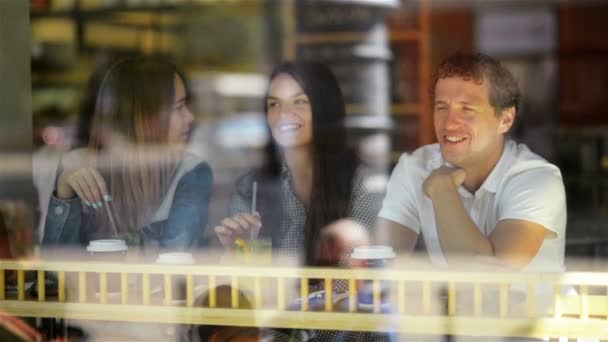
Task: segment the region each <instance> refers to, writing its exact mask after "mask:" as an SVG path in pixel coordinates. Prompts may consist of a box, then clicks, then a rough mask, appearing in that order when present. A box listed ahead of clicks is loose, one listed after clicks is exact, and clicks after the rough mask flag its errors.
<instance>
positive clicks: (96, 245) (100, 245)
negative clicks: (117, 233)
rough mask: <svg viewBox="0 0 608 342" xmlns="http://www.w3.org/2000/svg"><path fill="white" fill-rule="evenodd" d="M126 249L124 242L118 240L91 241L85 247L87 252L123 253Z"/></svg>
mask: <svg viewBox="0 0 608 342" xmlns="http://www.w3.org/2000/svg"><path fill="white" fill-rule="evenodd" d="M128 249H129V247H128V246H127V243H126V242H125V240H119V239H107V240H93V241H90V242H89V245H88V246H87V251H88V252H124V251H126V250H128Z"/></svg>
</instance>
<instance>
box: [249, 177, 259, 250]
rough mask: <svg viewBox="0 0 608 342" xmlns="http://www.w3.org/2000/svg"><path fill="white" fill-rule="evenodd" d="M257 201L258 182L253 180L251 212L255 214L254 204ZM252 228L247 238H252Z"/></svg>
mask: <svg viewBox="0 0 608 342" xmlns="http://www.w3.org/2000/svg"><path fill="white" fill-rule="evenodd" d="M257 201H258V182H256V181H254V182H253V195H252V196H251V214H255V212H256V208H255V207H256V204H257ZM253 238H254V236H253V229H252V230H250V231H249V240H250V241H251V240H253Z"/></svg>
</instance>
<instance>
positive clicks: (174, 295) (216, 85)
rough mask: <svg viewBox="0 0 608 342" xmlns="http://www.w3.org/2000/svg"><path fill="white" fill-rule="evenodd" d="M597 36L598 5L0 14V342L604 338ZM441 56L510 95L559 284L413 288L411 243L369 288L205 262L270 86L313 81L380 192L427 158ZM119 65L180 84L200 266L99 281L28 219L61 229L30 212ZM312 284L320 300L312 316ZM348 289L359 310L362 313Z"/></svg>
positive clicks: (469, 1)
mask: <svg viewBox="0 0 608 342" xmlns="http://www.w3.org/2000/svg"><path fill="white" fill-rule="evenodd" d="M607 20H608V1H604V0H576V1H574V0H571V1H568V0H14V1H13V0H11V1H0V75H2V76H1V77H2V81H3V82H2V84H0V104H1V108H2V110H0V120H1V122H2V124H1V125H0V131H1V133H0V135H1V136H2V139H0V322H1V323H2V324H0V340H3V341H4V340H7V341H12V340H15V341H47V340H49V341H50V340H61V338H65V339H67V340H70V341H72V340H74V341H89V340H90V341H197V340H198V341H205V340H209V341H228V338H227V337H225V338H224V339H222V338H221V336H219V335H221V334H219V333H218V331H221V330H215V333H214V334H208V335H205V336H207V337H202V336H203V333H202V332H203V331H204V330H205V327H237V328H238V329H237V328H234V329H235V330H234V331H241V332H243V331H245V329H244V327H250V329H253V331H255V333H253V334H251V333H242V334H241V335H238V334H237V335H235V336H236V338H235V339H234V340H247V341H251V340H264V341H265V340H280V339H274V338H272V337H267V339H264V337H263V335H264V334H263V333H260V331H263V330H264V329H282V331H285V330H289V329H292V330H294V331H295V330H299V331H304V330H306V329H309V330H310V331H317V332H318V331H356V332H359V333H361V335H356V334H355V335H352V336H351V335H344V336H347V337H342V338H343V339H339V338H338V337H336V338H335V339H328V340H336V341H337V340H340V341H351V340H352V341H367V340H370V341H371V340H374V339H372V338H371V337H369V336H371V335H365V334H366V333H372V332H374V333H378V334H384V337H385V339H379V340H388V341H402V340H403V341H404V340H407V341H509V340H510V339H509V338H522V340H526V341H527V340H528V339H530V340H533V341H539V340H540V341H542V340H550V341H558V340H559V341H568V340H570V341H575V340H577V339H578V340H579V341H583V340H584V341H605V340H607V339H608V112H607V108H608V96H606V95H607V94H608V39H606V36H607V35H608V28H607V26H606V21H607ZM456 52H462V53H478V52H479V53H483V54H486V55H489V56H492V57H493V58H495V59H496V60H498V61H500V62H501V63H502V64H503V65H504V66H505V67H506V68H507V69H508V70H509V71H510V72H511V73H512V74H513V75H514V76H515V78H516V80H517V82H518V86H519V89H520V91H521V94H522V97H521V100H520V105H519V111H518V114H517V121H516V124H515V125H514V127H512V129H511V132H510V136H511V138H513V139H514V140H515V141H517V142H519V143H523V144H526V145H527V146H528V147H529V148H530V150H532V151H533V152H534V153H536V154H538V155H540V156H541V157H543V158H544V159H546V160H547V161H549V162H550V163H552V164H554V165H556V166H557V167H559V169H560V171H561V174H562V177H563V183H564V186H565V192H566V199H567V201H566V202H567V232H566V236H565V271H564V272H563V273H559V274H557V273H537V272H532V273H522V272H500V271H498V270H496V269H495V268H492V267H487V268H482V269H472V270H471V269H466V270H461V269H449V270H434V269H433V268H432V267H430V266H429V264H428V263H429V261H428V257H427V256H426V251H425V246H424V244H421V243H418V244H417V245H416V247H415V248H416V252H417V253H415V255H416V257H411V258H409V261H408V260H405V261H403V260H401V259H402V258H403V259H408V258H407V257H405V256H402V255H399V254H397V259H398V260H401V261H403V265H404V266H403V267H400V266H396V265H401V264H400V263H395V266H393V267H391V268H390V269H388V268H387V269H386V270H359V269H358V268H353V269H343V268H335V267H329V268H326V267H297V266H286V265H284V264H280V263H277V262H276V260H277V259H278V258H279V256H278V255H274V254H272V255H271V253H270V252H269V251H266V250H264V251H262V253H259V254H260V255H252V254H256V253H251V251H250V250H249V249H248V246H246V245H245V246H243V245H241V246H236V249H237V252H236V254H234V255H232V257H233V258H234V260H226V259H227V258H226V257H225V255H219V256H217V258H216V257H215V255H217V254H218V252H217V251H220V252H219V254H222V252H221V246H222V244H221V242H220V241H219V240H218V238H217V236H216V232H215V230H214V227H215V226H217V225H218V224H220V222H222V219H223V218H225V217H226V215H227V213H228V212H229V210H230V202H231V196H232V195H233V194H234V191H235V184H236V183H237V182H238V181H239V179H240V177H241V176H242V175H243V174H244V173H245V172H247V170H249V169H250V168H252V167H257V166H260V165H262V163H264V160H265V159H264V158H265V156H266V154H265V153H266V150H265V147H266V146H267V144H268V142H269V141H270V140H271V139H272V136H271V134H270V132H269V131H268V128H267V123H266V114H265V112H264V111H265V107H266V105H267V103H266V98H265V97H266V92H267V89H268V87H269V81H268V75H269V73H270V72H271V70H272V69H273V68H274V67H275V66H277V65H279V64H280V63H281V62H283V61H293V60H298V61H314V62H321V63H323V64H324V65H326V66H328V67H329V69H330V70H331V71H332V72H333V73H334V74H335V76H336V78H337V80H338V83H339V85H340V88H341V91H342V93H343V97H344V102H345V107H346V119H345V122H344V125H345V127H346V133H347V134H346V139H347V145H348V146H350V147H352V148H353V149H354V150H355V151H356V152H357V156H358V158H359V159H360V160H361V163H363V164H364V165H366V167H368V168H369V169H370V170H372V171H371V172H372V174H373V175H372V178H373V183H374V186H375V187H376V188H380V189H382V188H384V187H386V184H387V181H388V179H389V176H390V174H391V170H393V168H394V167H395V165H396V164H397V162H398V161H399V158H400V156H401V155H402V154H403V153H411V152H413V151H415V150H416V149H417V148H419V147H421V146H423V145H426V144H432V143H435V142H437V140H436V137H435V130H434V127H433V102H432V101H433V100H432V95H431V92H430V89H431V82H432V77H433V72H434V70H435V68H436V67H437V65H438V64H439V63H440V61H442V60H443V59H445V58H446V57H448V56H450V55H452V54H454V53H456ZM129 56H155V57H160V58H164V59H167V60H170V61H172V62H173V63H175V65H177V66H178V67H179V69H181V70H182V71H183V72H184V74H185V76H186V78H187V85H188V88H189V94H188V95H189V98H188V107H189V109H190V112H191V113H192V116H193V118H194V119H195V121H196V126H195V127H196V128H195V129H194V131H193V132H192V136H191V137H190V139H189V140H188V144H187V146H186V149H187V151H189V152H190V153H192V154H194V155H196V156H198V158H200V159H201V160H204V161H205V162H206V163H207V164H208V165H209V167H210V170H211V172H212V174H213V188H212V191H211V192H210V194H209V202H208V215H207V223H206V225H205V227H202V228H201V230H200V236H198V237H197V242H196V245H197V246H200V247H199V248H196V250H195V251H193V253H192V255H194V258H192V256H187V257H186V260H185V261H184V260H182V259H180V260H179V261H175V260H173V259H170V258H169V257H168V258H169V259H167V260H168V261H167V260H165V259H163V258H161V257H158V258H157V255H156V254H155V255H153V256H149V258H147V259H145V258H144V259H145V261H143V262H141V261H136V260H135V259H134V258H135V256H134V255H133V253H131V252H132V251H131V248H129V253H127V254H126V258H127V259H126V260H125V257H123V258H121V259H120V260H119V261H116V260H104V261H102V262H101V263H100V264H97V263H95V262H89V261H88V260H89V259H87V258H88V256H87V255H86V253H85V256H84V258H81V257H80V256H79V255H82V252H84V247H82V248H81V249H82V250H81V251H76V252H75V253H76V254H74V255H76V257H69V258H65V257H64V258H60V259H57V258H54V257H50V256H49V255H50V254H48V253H45V250H44V249H45V248H44V246H43V244H42V241H43V239H44V236H43V234H44V230H45V229H44V226H45V219H46V216H47V215H50V214H53V213H55V214H58V215H59V214H60V213H58V212H57V210H58V209H60V208H56V207H52V206H49V203H50V198H51V196H52V195H53V194H54V192H53V191H54V190H55V187H56V186H57V182H58V181H57V179H58V170H62V168H63V167H64V165H63V164H62V163H65V162H64V156H65V155H66V154H67V153H68V152H70V151H71V150H73V149H74V148H75V147H76V146H82V142H83V141H85V145H86V139H87V134H90V131H87V129H86V126H87V125H90V124H91V113H90V112H91V109H86V108H94V106H93V107H92V106H91V103H95V101H96V100H95V93H93V95H91V94H90V89H91V84H92V83H91V82H93V81H94V79H95V77H98V79H99V77H100V76H99V70H105V69H104V68H107V67H108V66H109V65H111V64H112V63H113V62H114V61H116V60H118V59H120V58H125V57H129ZM95 75H97V76H95ZM91 96H92V100H91ZM87 101H88V102H87ZM91 101H92V102H91ZM87 106H89V107H87ZM335 176H336V177H337V178H339V177H340V175H335ZM254 184H255V183H254ZM261 191H263V189H259V190H258V189H256V188H255V187H254V193H256V192H261ZM604 191H606V192H604ZM254 207H255V204H254ZM110 217H112V215H110ZM90 246H91V245H89V247H90ZM252 248H253V246H252ZM259 248H261V249H263V248H267V249H268V248H269V247H268V246H266V247H259ZM254 251H255V250H254ZM72 252H73V251H71V250H69V249H68V250H67V251H66V255H68V256H69V255H71V253H72ZM267 252H268V253H267ZM212 254H213V255H214V257H211V256H210V255H212ZM180 257H183V255H182V256H180ZM161 259H162V260H161ZM175 264H179V265H177V266H176V265H175ZM311 279H322V280H325V282H324V284H325V285H324V286H325V289H324V290H325V292H324V294H323V295H322V297H314V298H313V297H311V296H313V294H314V293H315V292H314V290H313V286H312V285H310V286H309V282H308V280H311ZM365 282H368V283H369V285H370V289H371V290H370V291H371V292H370V293H372V294H373V295H371V296H372V297H373V298H372V299H370V300H371V302H370V304H369V307H367V308H366V309H361V308H360V306H361V305H362V304H361V302H359V303H358V304H357V303H356V301H355V300H354V298H355V297H357V291H359V292H361V291H362V290H361V289H360V287H359V285H360V284H362V283H365ZM113 284H114V285H116V286H114V285H113ZM222 284H225V285H226V287H222V286H221V285H222ZM332 284H333V285H332ZM340 284H342V285H344V286H345V288H346V289H347V290H346V292H345V294H344V296H343V297H340V296H339V295H337V294H333V296H334V298H333V299H332V286H333V287H339V286H340ZM92 285H93V287H92V288H91V286H92ZM87 286H88V289H89V290H88V293H87V291H86V290H84V289H85V288H87ZM216 286H218V287H216ZM176 287H177V288H178V289H177V290H176V289H175V288H176ZM385 287H387V288H388V290H386V291H387V292H388V293H387V294H385V293H384V291H385ZM519 287H521V288H522V289H523V290H522V291H520V292H517V294H514V292H513V291H512V289H513V288H519ZM543 287H548V288H549V290H548V291H549V295H548V296H544V297H543V296H542V295H537V293H538V291H540V290H539V289H540V288H543ZM566 287H568V288H569V289H570V290H571V291H570V292H569V294H565V293H566V292H568V291H567V290H564V289H565V288H566ZM180 289H181V290H180ZM140 292H141V293H140ZM201 293H207V297H205V296H204V295H201ZM114 295H115V296H114ZM317 295H319V294H318V293H317ZM385 295H386V296H385ZM155 296H156V297H155ZM319 296H320V295H319ZM518 296H519V297H518ZM202 297H205V298H202ZM305 297H308V298H309V299H310V301H309V302H306V301H303V300H301V298H305ZM385 297H386V298H385ZM520 297H521V298H520ZM545 297H546V298H545ZM294 298H299V299H294ZM311 298H313V299H314V300H317V299H319V301H320V303H321V304H319V303H317V302H314V303H313V299H311ZM357 298H359V300H361V298H360V297H357ZM387 298H388V299H387ZM545 299H547V300H546V301H547V303H545V304H542V302H543V301H544V300H545ZM294 303H296V304H297V305H295V304H294ZM387 303H388V304H387ZM315 304H318V305H316V306H315ZM385 304H386V305H385ZM294 305H295V306H294ZM358 305H359V306H358ZM543 305H544V306H543ZM385 306H386V307H387V308H388V309H387V308H385ZM385 309H386V310H385ZM239 329H240V330H239ZM231 331H233V330H231ZM199 333H200V334H199ZM195 335H196V336H195ZM199 335H200V336H199ZM321 335H322V334H321ZM314 336H315V335H314V333H313V335H312V336H308V335H302V334H300V335H298V336H295V335H294V334H292V335H291V336H290V338H291V339H288V340H289V341H292V340H295V341H300V340H301V341H304V340H313V339H312V338H314ZM337 336H339V335H337ZM348 336H351V337H348ZM353 336H363V337H359V338H356V337H353ZM239 338H242V339H239ZM246 338H251V339H246ZM321 340H322V339H321ZM374 341H375V340H374Z"/></svg>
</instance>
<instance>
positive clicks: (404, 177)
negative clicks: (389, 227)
mask: <svg viewBox="0 0 608 342" xmlns="http://www.w3.org/2000/svg"><path fill="white" fill-rule="evenodd" d="M414 167H415V165H414V163H413V162H412V157H411V156H409V155H408V154H403V155H402V156H401V158H400V159H399V163H397V166H395V169H394V170H393V173H392V174H391V178H390V179H389V181H388V184H387V187H386V196H385V197H384V201H383V202H382V209H381V210H380V213H379V214H378V216H380V217H382V218H385V219H388V220H391V221H393V222H396V223H399V224H401V225H404V226H406V227H408V228H410V229H412V230H413V231H415V232H416V233H418V234H420V217H419V216H418V209H417V205H416V200H415V199H416V191H417V189H416V188H415V187H414V185H413V182H412V178H413V177H414V175H415V174H416V172H415V171H414V170H415V169H414Z"/></svg>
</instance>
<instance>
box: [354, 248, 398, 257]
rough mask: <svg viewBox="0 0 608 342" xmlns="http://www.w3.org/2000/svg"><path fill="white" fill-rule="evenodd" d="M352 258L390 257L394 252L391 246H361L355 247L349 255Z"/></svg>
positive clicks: (393, 255)
mask: <svg viewBox="0 0 608 342" xmlns="http://www.w3.org/2000/svg"><path fill="white" fill-rule="evenodd" d="M350 257H351V258H353V259H392V258H394V257H395V252H394V251H393V247H391V246H361V247H355V249H354V250H353V253H352V254H351V256H350Z"/></svg>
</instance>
